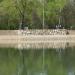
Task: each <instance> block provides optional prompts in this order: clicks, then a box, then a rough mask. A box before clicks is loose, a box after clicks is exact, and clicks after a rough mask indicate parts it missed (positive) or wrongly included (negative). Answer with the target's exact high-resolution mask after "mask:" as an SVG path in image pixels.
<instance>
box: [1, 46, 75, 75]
mask: <svg viewBox="0 0 75 75" xmlns="http://www.w3.org/2000/svg"><path fill="white" fill-rule="evenodd" d="M0 75H75V47H65V48H64V49H63V48H40V49H25V48H24V49H17V48H0Z"/></svg>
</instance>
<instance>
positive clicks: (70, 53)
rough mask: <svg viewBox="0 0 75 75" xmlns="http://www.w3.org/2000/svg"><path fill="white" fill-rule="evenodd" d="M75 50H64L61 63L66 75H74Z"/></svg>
mask: <svg viewBox="0 0 75 75" xmlns="http://www.w3.org/2000/svg"><path fill="white" fill-rule="evenodd" d="M74 49H75V48H66V49H65V51H64V55H63V63H64V66H65V68H66V71H67V75H75V50H74Z"/></svg>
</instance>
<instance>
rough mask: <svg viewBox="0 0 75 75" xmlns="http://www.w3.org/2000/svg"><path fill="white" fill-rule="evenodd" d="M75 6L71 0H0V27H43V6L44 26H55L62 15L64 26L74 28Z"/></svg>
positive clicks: (61, 22)
mask: <svg viewBox="0 0 75 75" xmlns="http://www.w3.org/2000/svg"><path fill="white" fill-rule="evenodd" d="M43 4H44V6H43ZM74 6H75V4H74V2H73V3H72V2H71V1H70V0H0V29H19V28H21V29H24V27H28V28H30V29H42V26H43V25H42V24H43V8H44V22H45V27H44V28H55V26H56V25H58V24H59V19H60V17H61V19H60V20H61V21H60V24H61V25H62V26H64V27H65V28H70V27H71V28H72V27H73V29H74V28H75V26H74V24H75V22H74V16H75V14H74V12H75V11H74V9H75V8H74ZM60 10H61V11H60ZM67 13H69V14H67ZM69 20H70V21H69Z"/></svg>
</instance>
